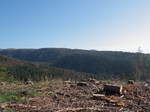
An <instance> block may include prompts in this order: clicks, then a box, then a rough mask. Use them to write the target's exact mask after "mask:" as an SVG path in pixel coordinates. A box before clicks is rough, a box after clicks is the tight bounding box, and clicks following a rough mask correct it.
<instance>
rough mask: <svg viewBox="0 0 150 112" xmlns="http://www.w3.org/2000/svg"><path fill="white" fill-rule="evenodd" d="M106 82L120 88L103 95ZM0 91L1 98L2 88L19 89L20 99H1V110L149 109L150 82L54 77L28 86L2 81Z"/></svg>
mask: <svg viewBox="0 0 150 112" xmlns="http://www.w3.org/2000/svg"><path fill="white" fill-rule="evenodd" d="M108 84H109V85H115V86H116V85H117V86H118V85H119V87H121V85H122V87H123V88H122V89H121V91H119V92H120V93H117V94H116V93H115V91H112V92H111V93H110V94H106V91H105V90H104V85H108ZM115 86H114V87H115ZM0 90H1V93H0V94H1V95H0V96H1V97H2V96H3V95H4V94H2V93H3V91H5V92H6V91H20V90H21V91H20V92H19V100H12V101H11V100H9V101H7V100H6V101H1V99H2V98H0V112H150V82H135V83H130V84H128V83H127V82H120V81H97V80H94V79H90V80H86V81H82V82H74V81H61V80H53V81H49V82H43V83H35V84H27V85H24V84H21V83H20V84H19V83H18V84H12V85H9V84H1V87H0ZM28 91H32V92H31V93H32V95H30V94H29V92H28ZM110 91H111V90H110ZM33 93H34V94H33ZM10 94H11V93H10ZM17 95H18V94H17ZM16 97H17V96H16ZM17 98H18V97H17Z"/></svg>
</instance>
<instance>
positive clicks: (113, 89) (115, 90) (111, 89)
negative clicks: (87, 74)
mask: <svg viewBox="0 0 150 112" xmlns="http://www.w3.org/2000/svg"><path fill="white" fill-rule="evenodd" d="M122 90H123V87H122V85H120V86H116V85H104V89H103V91H104V92H105V93H106V94H107V95H114V94H119V95H121V94H122Z"/></svg>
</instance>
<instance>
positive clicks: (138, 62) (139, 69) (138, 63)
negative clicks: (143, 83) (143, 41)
mask: <svg viewBox="0 0 150 112" xmlns="http://www.w3.org/2000/svg"><path fill="white" fill-rule="evenodd" d="M134 68H135V73H134V78H135V80H140V79H141V76H143V75H144V54H143V53H142V49H141V47H139V48H138V51H137V52H136V53H135V63H134Z"/></svg>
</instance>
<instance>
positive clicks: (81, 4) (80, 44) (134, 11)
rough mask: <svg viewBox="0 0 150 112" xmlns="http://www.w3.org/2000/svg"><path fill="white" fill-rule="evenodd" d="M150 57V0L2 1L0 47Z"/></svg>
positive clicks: (0, 5) (0, 2)
mask: <svg viewBox="0 0 150 112" xmlns="http://www.w3.org/2000/svg"><path fill="white" fill-rule="evenodd" d="M139 46H141V47H142V49H143V50H144V52H149V53H150V0H0V48H43V47H65V48H81V49H97V50H123V51H136V49H138V47H139Z"/></svg>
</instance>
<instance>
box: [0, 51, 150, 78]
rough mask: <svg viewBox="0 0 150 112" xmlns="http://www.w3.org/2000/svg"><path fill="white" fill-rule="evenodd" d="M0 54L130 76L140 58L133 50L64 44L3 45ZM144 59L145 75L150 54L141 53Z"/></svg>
mask: <svg viewBox="0 0 150 112" xmlns="http://www.w3.org/2000/svg"><path fill="white" fill-rule="evenodd" d="M0 55H5V56H8V57H12V58H15V59H18V60H23V61H29V62H33V63H36V64H43V65H44V66H47V65H48V66H49V67H57V68H62V69H70V70H74V71H77V72H86V73H91V74H96V75H95V76H96V77H97V78H102V77H112V76H113V77H118V76H119V77H120V76H122V77H123V76H128V77H130V78H133V77H134V74H135V73H136V72H137V69H141V68H142V67H140V66H136V65H137V64H138V63H137V62H138V61H139V60H140V59H139V57H138V55H137V53H129V52H113V51H94V50H80V49H65V48H42V49H4V50H0ZM142 55H143V56H142V58H143V61H142V63H144V64H143V65H142V66H143V67H144V69H143V68H142V70H140V71H142V72H143V70H144V73H145V74H146V75H145V76H146V77H148V75H147V74H148V73H149V68H150V61H149V60H150V58H149V55H148V54H142Z"/></svg>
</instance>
